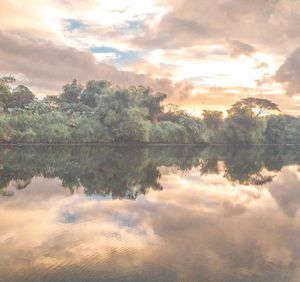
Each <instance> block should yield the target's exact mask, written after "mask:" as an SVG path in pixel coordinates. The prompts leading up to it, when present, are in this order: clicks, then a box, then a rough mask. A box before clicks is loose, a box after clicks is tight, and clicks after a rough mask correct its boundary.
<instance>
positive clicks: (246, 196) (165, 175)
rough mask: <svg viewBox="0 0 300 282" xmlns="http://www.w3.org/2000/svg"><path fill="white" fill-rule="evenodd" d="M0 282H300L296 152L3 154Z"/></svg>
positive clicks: (62, 150) (32, 150)
mask: <svg viewBox="0 0 300 282" xmlns="http://www.w3.org/2000/svg"><path fill="white" fill-rule="evenodd" d="M0 209H1V215H2V216H1V221H0V281H13V282H17V281H300V212H299V210H300V150H299V149H298V148H297V147H267V146H266V147H259V146H258V147H236V148H233V147H222V146H220V147H206V148H204V147H193V146H173V147H172V146H171V147H168V146H164V147H159V146H155V147H133V146H131V147H130V146H127V147H126V146H124V147H121V146H120V147H109V146H107V147H97V146H94V147H93V146H90V147H89V146H74V147H72V146H56V147H51V146H50V147H43V146H34V147H30V146H25V147H0Z"/></svg>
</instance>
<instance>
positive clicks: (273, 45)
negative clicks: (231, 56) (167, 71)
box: [132, 0, 300, 53]
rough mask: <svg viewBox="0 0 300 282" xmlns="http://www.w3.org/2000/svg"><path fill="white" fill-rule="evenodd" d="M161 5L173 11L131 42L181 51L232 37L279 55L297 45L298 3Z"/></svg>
mask: <svg viewBox="0 0 300 282" xmlns="http://www.w3.org/2000/svg"><path fill="white" fill-rule="evenodd" d="M163 2H164V3H166V5H171V6H172V10H171V11H170V12H169V13H167V14H166V15H165V16H164V17H163V18H162V20H161V21H160V23H159V24H158V25H157V26H155V27H152V28H149V29H148V30H145V32H144V35H143V36H138V37H134V38H132V41H133V43H135V44H137V45H141V46H147V47H151V46H157V45H159V46H161V47H163V48H181V47H187V46H193V45H196V44H199V45H201V44H204V43H211V44H220V43H226V38H234V39H236V40H238V41H241V42H250V44H251V45H252V44H253V45H255V46H257V47H260V48H264V50H267V51H270V50H272V51H276V52H279V53H280V52H281V53H282V52H285V50H287V49H288V50H289V49H291V48H293V46H294V45H295V44H296V42H299V38H300V30H299V29H298V28H297V26H299V24H300V2H299V1H293V0H291V1H285V0H268V1H266V0H253V1H244V0H226V1H224V0H216V1H211V0H203V1H193V0H165V1H163ZM258 31H259V32H258ZM244 47H245V46H244ZM250 49H251V48H250ZM250 51H251V50H250Z"/></svg>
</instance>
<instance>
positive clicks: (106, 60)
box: [0, 0, 300, 115]
mask: <svg viewBox="0 0 300 282" xmlns="http://www.w3.org/2000/svg"><path fill="white" fill-rule="evenodd" d="M299 27H300V1H298V0H251V1H247V0H110V1H108V0H84V1H72V0H26V1H25V0H24V1H23V0H0V74H1V75H13V76H15V77H16V78H17V79H18V82H19V83H24V84H26V85H28V86H30V87H31V89H32V90H33V91H34V92H35V94H36V95H38V96H40V97H42V96H44V95H46V94H58V93H59V91H60V89H61V86H62V85H64V84H66V83H67V82H69V81H71V80H72V79H74V78H76V79H78V80H79V81H80V82H81V83H85V82H86V81H87V80H90V79H97V80H101V79H106V80H110V81H112V82H114V83H117V84H120V85H140V84H142V85H145V86H151V87H152V88H153V89H155V90H156V91H163V92H165V93H166V94H168V102H171V103H176V104H179V105H181V106H182V107H183V108H185V109H187V110H189V111H190V112H191V113H195V114H197V113H200V112H201V110H202V109H203V108H206V109H220V110H223V111H225V110H226V109H227V108H228V107H229V106H230V105H231V104H232V103H234V102H235V101H236V100H238V99H240V98H243V97H248V96H255V97H260V98H268V99H270V100H272V101H274V102H276V103H278V104H279V106H280V108H281V109H282V110H283V112H285V113H288V114H294V115H298V114H300V28H299Z"/></svg>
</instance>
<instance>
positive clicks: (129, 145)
mask: <svg viewBox="0 0 300 282" xmlns="http://www.w3.org/2000/svg"><path fill="white" fill-rule="evenodd" d="M30 146H42V147H43V146H96V147H98V146H99V147H133V146H138V147H168V146H174V147H175V146H178V147H184V146H193V147H210V146H213V147H221V146H222V147H226V146H231V147H273V146H277V147H280V146H281V147H292V146H296V147H298V146H300V144H265V143H261V144H221V143H220V144H219V143H211V144H209V143H208V144H204V143H203V144H199V143H133V142H131V143H0V147H30Z"/></svg>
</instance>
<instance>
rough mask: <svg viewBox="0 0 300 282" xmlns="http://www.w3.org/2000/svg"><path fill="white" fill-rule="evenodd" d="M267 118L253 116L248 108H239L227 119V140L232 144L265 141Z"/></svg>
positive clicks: (225, 131)
mask: <svg viewBox="0 0 300 282" xmlns="http://www.w3.org/2000/svg"><path fill="white" fill-rule="evenodd" d="M264 130H265V120H264V119H261V118H259V117H256V116H255V117H253V116H252V112H251V111H250V110H249V109H247V108H244V109H243V108H242V109H239V110H238V111H237V112H235V113H234V114H233V115H230V116H229V117H228V118H227V119H226V120H225V125H224V134H225V139H226V142H229V143H232V144H240V143H242V144H243V143H246V144H257V143H262V142H263V141H264Z"/></svg>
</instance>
